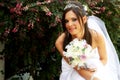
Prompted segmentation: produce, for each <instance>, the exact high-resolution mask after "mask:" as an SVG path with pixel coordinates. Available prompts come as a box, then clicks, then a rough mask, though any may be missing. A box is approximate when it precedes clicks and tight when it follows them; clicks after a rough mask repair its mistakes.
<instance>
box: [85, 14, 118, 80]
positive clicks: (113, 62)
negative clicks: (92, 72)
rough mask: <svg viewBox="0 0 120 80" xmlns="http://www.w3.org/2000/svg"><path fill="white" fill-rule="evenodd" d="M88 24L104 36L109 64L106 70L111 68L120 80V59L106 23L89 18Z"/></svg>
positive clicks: (95, 18)
mask: <svg viewBox="0 0 120 80" xmlns="http://www.w3.org/2000/svg"><path fill="white" fill-rule="evenodd" d="M87 24H88V27H89V28H91V29H94V30H96V31H97V32H99V33H101V34H102V35H103V37H104V39H105V43H106V51H107V55H108V63H107V64H106V68H109V70H110V71H111V72H112V73H113V74H114V75H115V76H116V78H115V80H120V63H119V58H118V55H117V52H116V50H115V48H114V45H113V43H112V41H111V39H110V37H109V35H108V32H107V30H106V27H105V24H104V22H103V21H102V20H101V19H100V18H98V17H96V16H89V17H88V22H87Z"/></svg>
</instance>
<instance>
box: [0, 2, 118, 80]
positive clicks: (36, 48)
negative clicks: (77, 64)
mask: <svg viewBox="0 0 120 80" xmlns="http://www.w3.org/2000/svg"><path fill="white" fill-rule="evenodd" d="M65 1H68V0H1V1H0V43H1V44H2V45H4V48H3V50H2V51H1V52H0V53H1V54H2V55H4V56H5V79H8V78H10V77H11V76H13V75H15V74H17V75H19V74H23V73H26V72H30V74H31V75H32V76H33V78H34V80H58V78H59V75H60V71H61V70H60V69H61V68H60V67H61V56H60V54H59V52H58V51H57V50H56V48H55V45H54V43H55V40H56V39H57V37H58V36H59V35H60V34H61V33H62V27H61V15H62V11H63V9H64V6H65ZM78 1H80V2H81V3H83V4H84V5H86V6H87V12H88V15H96V16H98V17H100V18H101V19H102V20H103V21H104V22H105V25H106V27H107V30H108V33H109V35H110V37H111V40H112V42H113V44H114V46H115V48H116V50H117V53H118V55H119V57H120V49H119V48H120V0H108V1H107V0H78Z"/></svg>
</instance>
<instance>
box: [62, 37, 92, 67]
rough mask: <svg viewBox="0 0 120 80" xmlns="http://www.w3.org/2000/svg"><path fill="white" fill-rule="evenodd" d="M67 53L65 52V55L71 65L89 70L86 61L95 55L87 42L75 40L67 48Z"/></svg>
mask: <svg viewBox="0 0 120 80" xmlns="http://www.w3.org/2000/svg"><path fill="white" fill-rule="evenodd" d="M65 49H66V51H64V52H63V55H64V56H66V57H67V58H68V60H69V64H70V65H71V66H72V67H75V66H78V68H80V67H81V66H84V67H85V68H87V65H86V63H85V62H86V60H88V59H90V58H92V57H93V56H94V55H93V54H94V53H93V49H92V47H91V46H90V45H89V44H87V42H86V40H84V39H83V40H78V39H77V38H75V39H74V40H73V41H71V42H70V43H69V44H68V45H67V46H66V47H65Z"/></svg>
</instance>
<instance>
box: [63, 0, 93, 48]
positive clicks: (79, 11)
mask: <svg viewBox="0 0 120 80" xmlns="http://www.w3.org/2000/svg"><path fill="white" fill-rule="evenodd" d="M70 4H74V5H76V6H78V7H75V6H73V7H72V6H70V7H67V8H65V10H64V12H63V16H62V26H63V31H64V32H65V35H66V36H65V39H64V43H63V49H64V50H65V46H66V45H67V44H68V43H69V42H70V41H71V40H72V36H71V35H70V33H69V32H68V31H67V29H66V27H65V14H66V13H67V12H68V11H71V10H72V11H73V12H74V13H75V14H76V16H77V19H78V20H79V22H80V19H81V20H82V17H84V16H85V15H86V12H85V10H84V7H83V6H82V4H81V3H80V2H78V1H71V2H69V3H68V4H67V5H70ZM82 22H83V20H82ZM84 30H85V33H84V36H83V39H85V40H86V41H87V43H88V44H90V45H91V44H92V38H91V34H90V31H89V29H88V26H87V23H85V24H84Z"/></svg>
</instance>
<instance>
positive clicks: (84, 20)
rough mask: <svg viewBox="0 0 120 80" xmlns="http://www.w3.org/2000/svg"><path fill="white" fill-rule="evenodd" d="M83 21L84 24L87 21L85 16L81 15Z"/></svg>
mask: <svg viewBox="0 0 120 80" xmlns="http://www.w3.org/2000/svg"><path fill="white" fill-rule="evenodd" d="M83 22H84V24H85V23H86V22H87V16H84V17H83Z"/></svg>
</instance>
